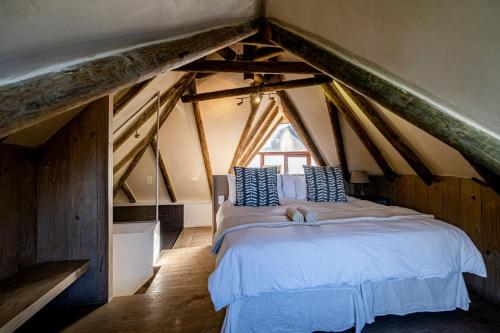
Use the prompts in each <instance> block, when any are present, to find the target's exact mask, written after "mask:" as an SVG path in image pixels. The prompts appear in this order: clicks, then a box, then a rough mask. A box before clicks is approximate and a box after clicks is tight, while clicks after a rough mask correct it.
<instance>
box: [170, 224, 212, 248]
mask: <svg viewBox="0 0 500 333" xmlns="http://www.w3.org/2000/svg"><path fill="white" fill-rule="evenodd" d="M210 245H212V228H211V227H199V228H185V229H184V230H182V232H181V234H180V235H179V238H177V241H176V242H175V244H174V247H173V248H174V249H181V248H184V247H195V246H210Z"/></svg>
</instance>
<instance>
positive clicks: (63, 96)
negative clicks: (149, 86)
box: [0, 19, 259, 138]
mask: <svg viewBox="0 0 500 333" xmlns="http://www.w3.org/2000/svg"><path fill="white" fill-rule="evenodd" d="M258 28H259V19H254V20H251V21H248V22H245V23H242V24H237V25H232V26H226V27H222V28H216V29H212V30H210V31H204V32H201V33H198V34H194V35H191V36H188V37H185V38H179V39H175V40H168V41H160V42H158V43H154V44H149V45H146V46H142V47H138V48H134V49H132V50H127V51H123V52H120V53H117V54H113V55H109V56H106V57H103V58H98V59H94V60H90V61H87V62H83V63H79V64H76V65H73V66H71V67H67V68H65V69H64V70H61V71H57V72H50V73H47V74H41V75H38V76H35V77H32V78H28V79H26V80H23V81H19V82H15V83H11V84H7V85H4V86H1V87H0V138H2V137H5V136H8V135H10V134H12V133H14V132H16V131H18V130H21V129H23V128H26V127H29V126H31V125H33V124H36V123H38V122H40V121H42V120H45V119H48V118H50V117H53V116H55V115H57V114H60V113H62V112H64V111H66V110H69V109H72V108H74V107H77V106H79V105H82V104H85V103H88V102H90V101H91V100H93V99H96V98H99V97H101V96H105V95H108V94H110V93H112V92H113V91H115V90H117V89H120V88H122V87H125V86H127V85H131V84H135V83H138V82H141V81H144V80H147V79H150V78H152V77H154V76H156V75H158V74H160V73H162V72H164V71H166V70H170V69H172V68H175V67H179V66H182V65H184V64H186V63H189V62H191V61H194V60H197V59H200V58H202V57H204V56H206V55H208V54H210V53H213V52H215V51H217V50H220V49H222V48H224V47H227V46H229V45H231V44H234V43H236V42H238V41H240V40H242V39H244V38H246V37H248V36H251V35H253V34H254V33H255V32H257V30H258Z"/></svg>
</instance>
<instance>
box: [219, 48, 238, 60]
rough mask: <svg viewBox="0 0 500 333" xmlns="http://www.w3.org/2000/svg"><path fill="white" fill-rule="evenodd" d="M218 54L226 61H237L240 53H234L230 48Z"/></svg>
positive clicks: (221, 50)
mask: <svg viewBox="0 0 500 333" xmlns="http://www.w3.org/2000/svg"><path fill="white" fill-rule="evenodd" d="M217 54H218V55H220V56H221V57H222V58H223V59H224V60H236V59H237V58H238V53H236V52H234V50H233V49H232V48H231V47H230V46H228V47H225V48H223V49H220V50H219V51H217Z"/></svg>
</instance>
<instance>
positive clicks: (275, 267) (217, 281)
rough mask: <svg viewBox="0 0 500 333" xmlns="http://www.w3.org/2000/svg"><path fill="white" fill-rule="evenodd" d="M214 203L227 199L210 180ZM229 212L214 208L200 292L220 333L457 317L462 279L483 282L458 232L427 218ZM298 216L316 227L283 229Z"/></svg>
mask: <svg viewBox="0 0 500 333" xmlns="http://www.w3.org/2000/svg"><path fill="white" fill-rule="evenodd" d="M214 180H215V181H214V184H215V186H214V193H213V194H214V198H216V199H218V198H219V196H222V195H223V196H224V197H225V198H226V199H227V195H228V193H227V191H228V187H227V179H226V178H225V176H215V179H214ZM280 203H281V205H280V206H271V207H236V206H234V205H233V204H232V203H231V202H229V201H228V200H226V201H224V202H223V203H222V204H221V205H220V206H219V204H218V202H215V201H214V210H216V211H217V215H216V219H215V221H216V226H215V227H216V232H215V234H214V244H213V248H212V252H213V253H214V254H215V255H217V263H216V268H215V270H214V272H213V273H212V275H211V276H210V278H209V282H208V284H209V291H210V294H211V297H212V301H213V303H214V306H215V308H216V310H221V309H223V308H226V318H225V321H224V326H223V329H222V332H238V333H240V332H313V331H333V332H337V331H343V330H346V329H349V328H351V327H354V328H355V331H356V332H361V330H362V329H363V327H364V326H365V325H366V324H367V323H371V322H373V321H374V320H375V317H376V316H380V315H386V314H397V315H404V314H408V313H413V312H422V311H433V312H435V311H449V310H454V309H456V308H460V309H463V310H467V309H468V307H469V302H470V300H469V297H468V293H467V289H466V286H465V282H464V279H463V276H462V273H464V272H468V273H473V274H476V275H479V276H483V277H484V276H486V269H485V266H484V262H483V260H482V257H481V255H480V253H479V251H478V250H477V249H476V247H475V246H474V244H473V243H472V241H471V240H470V239H469V237H468V236H467V235H466V234H465V233H464V232H463V231H462V230H460V229H459V228H456V227H454V226H452V225H450V224H447V223H445V222H442V221H439V220H436V219H434V218H433V216H431V215H425V214H421V213H419V212H416V211H413V210H410V209H407V208H402V207H395V206H383V205H379V204H375V203H372V202H369V201H364V200H358V199H354V198H349V199H348V201H347V202H329V203H317V202H308V201H305V200H300V201H297V200H285V199H282V200H281V202H280ZM298 205H303V206H307V207H309V208H310V209H312V210H313V211H314V212H316V213H317V215H318V217H319V219H318V220H319V221H318V222H314V223H304V222H292V221H290V220H289V219H288V218H287V217H286V215H285V211H286V209H287V207H296V206H298Z"/></svg>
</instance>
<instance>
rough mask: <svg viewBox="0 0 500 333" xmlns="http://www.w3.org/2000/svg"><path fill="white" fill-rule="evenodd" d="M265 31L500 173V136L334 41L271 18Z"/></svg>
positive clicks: (380, 102) (318, 67)
mask: <svg viewBox="0 0 500 333" xmlns="http://www.w3.org/2000/svg"><path fill="white" fill-rule="evenodd" d="M265 35H266V37H267V38H268V39H270V40H271V41H272V42H273V43H275V44H277V45H278V46H281V47H283V48H284V49H286V50H288V51H290V52H291V53H293V54H295V55H297V56H298V57H300V58H302V59H304V60H305V61H306V62H307V63H309V64H310V65H312V66H314V67H316V68H317V69H319V70H320V71H322V72H323V73H326V74H328V75H330V76H331V77H332V78H335V79H336V80H338V81H339V82H342V83H343V84H345V85H346V86H348V87H350V88H352V89H353V90H355V91H357V92H358V93H360V94H362V95H363V96H366V97H368V98H370V99H371V100H373V101H375V102H377V103H379V104H380V105H382V106H384V107H385V108H387V109H388V110H389V111H391V112H393V113H395V114H397V115H398V116H400V117H402V118H403V119H405V120H406V121H408V122H410V123H411V124H413V125H415V126H417V127H418V128H420V129H422V130H423V131H425V132H427V133H429V134H430V135H432V136H434V137H435V138H437V139H439V140H441V141H443V142H444V143H446V144H448V145H450V146H451V147H453V148H455V149H456V150H458V151H459V152H460V153H462V154H463V155H464V156H467V157H468V158H469V159H471V160H473V161H475V162H476V163H478V164H481V165H483V166H484V167H486V168H488V169H489V170H491V171H493V172H494V173H495V174H497V175H498V174H500V140H498V139H497V138H495V137H494V136H492V135H491V134H489V133H487V132H486V131H484V130H482V129H480V128H478V127H476V126H474V125H472V124H469V123H467V122H465V121H463V120H461V119H459V118H456V117H454V116H453V115H451V114H450V112H448V111H447V110H445V109H444V108H442V107H440V106H438V104H436V103H433V102H431V101H429V99H427V98H424V97H421V96H420V94H418V93H412V92H411V91H409V89H408V88H405V87H401V86H399V85H397V84H395V83H393V82H391V81H389V80H387V79H385V78H384V77H383V76H382V75H378V74H376V73H374V72H369V71H368V70H366V69H365V68H366V67H362V66H360V65H359V62H360V60H359V58H358V59H357V58H355V57H353V55H352V54H349V53H348V52H347V51H345V50H344V49H341V48H340V47H336V46H335V45H332V44H330V45H329V46H325V44H324V43H320V42H319V41H315V38H314V36H311V35H306V34H304V32H303V31H300V30H299V29H297V28H294V27H292V26H290V25H287V24H284V23H279V22H277V21H275V20H267V24H266V34H265ZM351 59H355V60H351ZM367 65H369V64H367Z"/></svg>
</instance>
